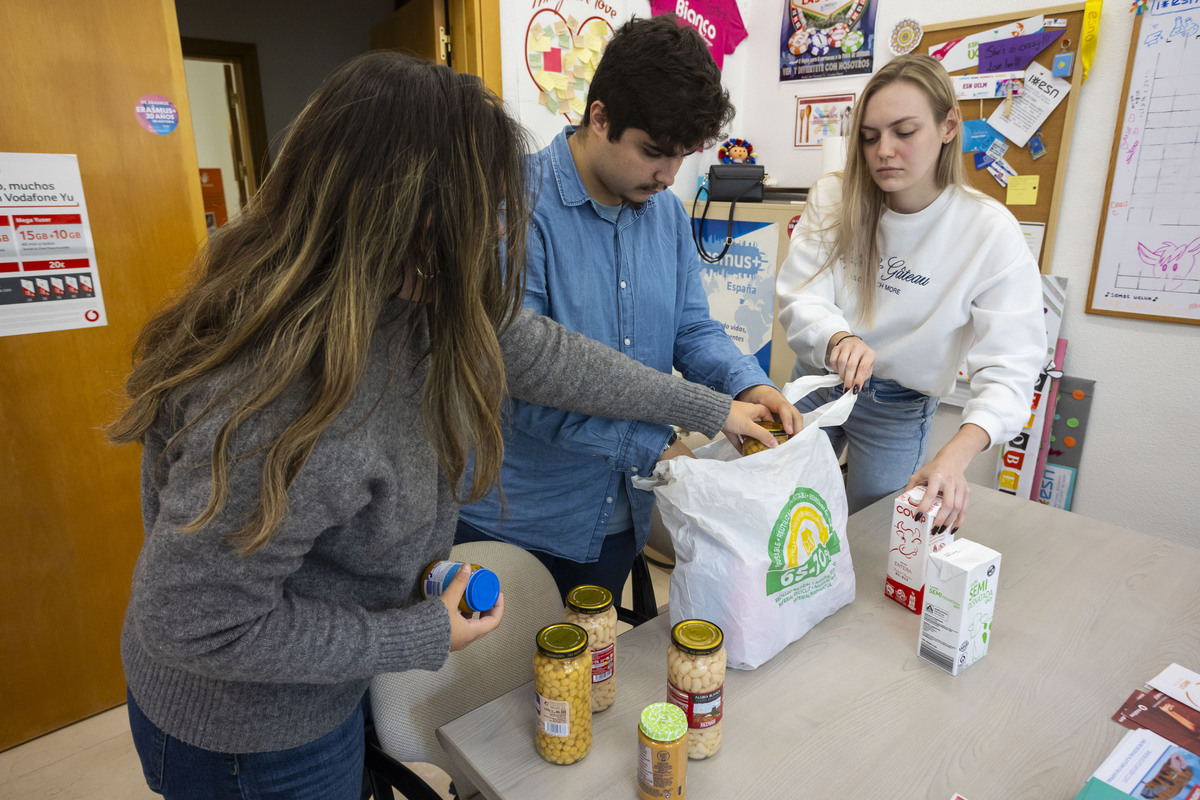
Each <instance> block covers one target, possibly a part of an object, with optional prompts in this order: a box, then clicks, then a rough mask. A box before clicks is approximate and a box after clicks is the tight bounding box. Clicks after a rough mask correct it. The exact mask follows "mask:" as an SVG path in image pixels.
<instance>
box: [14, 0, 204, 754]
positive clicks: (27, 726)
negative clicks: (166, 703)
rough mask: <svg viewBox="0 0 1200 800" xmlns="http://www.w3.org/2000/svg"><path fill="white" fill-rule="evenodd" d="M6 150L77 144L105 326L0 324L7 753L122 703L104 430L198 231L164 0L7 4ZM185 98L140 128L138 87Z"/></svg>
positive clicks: (127, 465)
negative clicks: (25, 329)
mask: <svg viewBox="0 0 1200 800" xmlns="http://www.w3.org/2000/svg"><path fill="white" fill-rule="evenodd" d="M0 75H3V76H4V91H3V92H2V93H0V108H2V109H3V111H2V117H0V151H2V152H8V153H74V154H75V155H76V156H77V157H78V160H79V170H80V173H81V176H82V180H83V191H84V196H85V199H86V202H87V208H88V213H89V216H90V220H91V228H92V236H93V239H94V242H95V249H96V264H97V270H98V273H99V278H100V283H101V287H102V288H103V292H104V301H105V306H106V310H107V317H108V325H107V326H106V327H101V328H91V329H83V330H70V331H56V332H50V333H37V334H26V335H21V336H6V337H0V432H2V435H3V444H0V486H3V487H4V495H5V501H6V502H5V508H4V511H3V512H2V513H0V609H3V611H0V654H2V655H0V709H3V711H2V713H0V749H5V748H7V747H11V746H13V745H15V744H18V743H20V742H22V741H25V740H27V739H30V738H33V737H35V736H38V735H39V734H42V733H45V732H47V731H51V730H54V729H55V728H58V727H61V726H63V725H66V724H68V723H71V722H74V721H76V720H78V719H81V718H83V717H86V716H89V715H91V714H94V713H97V712H99V711H102V710H104V709H107V708H111V707H113V706H115V705H118V704H120V703H122V702H124V700H125V679H124V675H123V673H122V670H121V662H120V655H119V637H120V630H121V622H122V618H123V615H124V611H125V604H126V602H127V600H128V597H129V586H130V577H131V575H132V570H133V564H134V561H135V559H136V557H137V553H138V549H139V548H140V546H141V542H142V523H141V511H140V504H139V496H138V495H139V493H138V474H139V458H140V453H139V451H138V448H136V447H130V446H126V447H119V448H118V447H113V446H111V445H109V444H108V443H107V442H106V441H105V438H104V432H103V430H102V426H104V425H105V424H106V423H108V422H110V421H111V420H112V419H113V418H114V416H115V415H116V414H117V412H118V411H119V409H120V408H121V405H122V403H121V384H122V381H123V380H124V377H125V374H126V373H127V372H128V369H129V364H130V352H131V348H132V346H133V342H134V339H135V338H136V336H137V333H138V331H139V329H140V327H141V325H142V324H143V322H144V321H145V319H146V317H147V316H148V314H149V313H150V312H151V311H152V310H154V309H155V308H157V307H159V306H160V305H161V304H162V303H163V302H164V300H165V298H166V297H168V295H169V294H170V293H171V292H173V291H175V290H176V289H177V288H178V287H180V286H181V284H182V282H183V278H184V275H185V272H186V266H187V264H188V261H189V259H190V258H191V256H192V254H193V253H194V252H195V249H196V246H197V245H198V243H199V242H200V241H201V240H202V237H203V236H204V221H203V214H202V211H201V209H202V206H201V200H200V186H199V183H198V181H197V179H196V175H197V165H196V154H195V145H194V144H193V141H192V129H191V122H190V117H189V114H188V107H187V90H186V87H185V84H184V77H183V60H182V56H181V54H180V47H179V30H178V25H177V23H176V19H175V7H174V4H173V3H172V1H171V0H105V1H104V2H93V1H92V0H63V1H62V2H50V3H47V2H44V0H4V2H3V3H2V4H0ZM148 94H157V95H163V96H165V97H167V98H169V99H170V100H171V101H173V102H174V104H175V105H176V107H177V108H178V109H179V112H180V114H179V116H180V122H179V125H178V127H177V128H176V129H175V130H174V131H173V132H171V133H168V134H166V135H157V134H154V133H150V132H148V131H146V130H144V129H143V128H142V127H141V126H140V125H139V124H138V121H137V118H136V116H135V112H134V109H135V106H136V104H137V102H138V99H139V98H141V97H143V96H144V95H148Z"/></svg>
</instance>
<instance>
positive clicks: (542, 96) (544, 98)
mask: <svg viewBox="0 0 1200 800" xmlns="http://www.w3.org/2000/svg"><path fill="white" fill-rule="evenodd" d="M538 104H539V105H543V106H545V105H549V104H550V95H548V94H546V93H545V92H538Z"/></svg>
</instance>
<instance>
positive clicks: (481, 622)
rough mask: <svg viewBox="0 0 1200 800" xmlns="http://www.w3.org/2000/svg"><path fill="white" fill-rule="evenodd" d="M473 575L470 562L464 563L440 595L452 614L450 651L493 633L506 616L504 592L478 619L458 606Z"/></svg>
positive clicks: (460, 648)
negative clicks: (468, 580)
mask: <svg viewBox="0 0 1200 800" xmlns="http://www.w3.org/2000/svg"><path fill="white" fill-rule="evenodd" d="M470 575H471V567H470V565H469V564H463V565H462V566H461V567H459V568H458V571H457V572H455V573H454V577H453V578H451V579H450V585H449V586H447V587H446V591H444V592H442V594H441V595H440V596H439V597H438V599H439V600H441V601H442V603H444V604H445V606H446V612H447V613H449V614H450V652H454V651H455V650H462V649H463V648H464V647H466V646H467V645H469V644H470V643H471V642H473V641H475V640H476V639H478V638H479V637H481V636H483V635H484V634H487V633H491V632H492V631H494V630H495V629H496V626H498V625H499V624H500V619H501V617H503V616H504V593H503V592H501V594H500V597H499V598H497V600H496V605H495V606H493V607H492V608H491V610H490V611H485V612H483V613H482V614H480V615H479V618H478V619H476V618H475V617H474V616H473V615H471V614H464V613H463V612H462V611H461V610H459V607H458V601H459V600H461V599H462V596H463V593H464V592H466V591H467V579H468V578H469V577H470Z"/></svg>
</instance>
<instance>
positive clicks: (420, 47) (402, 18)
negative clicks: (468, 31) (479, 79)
mask: <svg viewBox="0 0 1200 800" xmlns="http://www.w3.org/2000/svg"><path fill="white" fill-rule="evenodd" d="M446 25H447V23H446V0H409V2H407V3H405V4H404V5H402V6H400V7H399V8H397V9H396V10H395V12H393V14H392V15H391V16H390V17H388V18H387V19H385V20H384V21H383V22H380V23H379V24H378V25H375V26H374V27H372V28H371V49H372V50H400V51H402V52H405V53H408V54H410V55H414V56H419V57H420V58H425V59H428V60H430V61H433V62H435V63H438V64H449V63H450V51H449V48H448V47H447V45H448V44H449V38H448V33H447V30H446Z"/></svg>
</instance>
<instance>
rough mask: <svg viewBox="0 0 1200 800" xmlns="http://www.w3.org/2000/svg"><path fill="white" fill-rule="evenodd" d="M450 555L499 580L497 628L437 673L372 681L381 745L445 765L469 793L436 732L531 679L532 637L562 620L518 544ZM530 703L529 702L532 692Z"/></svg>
mask: <svg viewBox="0 0 1200 800" xmlns="http://www.w3.org/2000/svg"><path fill="white" fill-rule="evenodd" d="M450 557H451V558H452V559H454V560H455V561H466V562H468V563H474V564H479V565H480V566H483V567H487V568H488V569H490V570H492V571H493V572H495V573H496V575H497V576H498V577H499V578H500V591H502V592H503V593H504V619H503V620H502V621H501V622H500V627H498V628H497V629H496V630H494V631H492V632H491V633H489V634H488V635H487V636H484V637H483V638H482V639H479V640H478V641H476V642H474V643H473V644H471V646H469V647H467V648H466V649H464V650H459V651H457V652H454V653H451V654H450V656H449V658H448V659H447V660H446V663H445V665H444V666H443V667H442V668H441V669H440V670H438V671H437V672H428V671H424V670H409V671H407V672H391V673H387V674H384V675H380V676H378V677H376V678H375V679H374V680H373V681H372V682H371V708H372V711H373V712H374V715H375V730H376V733H377V734H378V736H379V743H380V745H381V746H382V748H383V749H384V751H385V752H387V754H388V755H390V756H391V757H392V758H395V759H396V760H398V761H410V762H411V761H423V762H427V763H431V764H435V765H437V766H438V767H441V768H442V769H443V770H445V771H446V772H447V773H448V774H449V775H450V777H451V778H452V779H453V780H454V787H455V789H456V790H457V791H458V794H459V797H462V798H467V797H471V796H473V795H475V794H476V789H475V787H474V786H473V785H472V784H471V783H470V781H469V780H467V778H466V777H465V776H464V775H463V773H462V772H461V771H460V770H459V769H458V767H457V766H456V765H455V764H454V763H453V762H452V761H451V760H450V758H449V756H447V755H446V753H445V751H443V750H442V748H441V745H439V744H438V740H437V736H436V734H435V731H436V730H437V728H438V727H440V726H442V725H445V724H446V723H447V722H450V721H452V720H455V719H457V718H458V717H461V716H462V715H463V714H466V713H467V712H468V711H473V710H474V709H476V708H478V707H479V706H481V705H483V704H485V703H487V702H488V701H490V700H493V699H495V698H497V697H499V696H500V695H502V694H505V693H506V692H509V691H511V690H513V689H515V688H517V687H518V686H520V685H521V684H523V683H526V682H528V681H530V680H532V679H533V653H534V650H535V644H534V639H535V638H536V636H537V632H538V631H539V630H541V629H542V628H543V627H545V626H546V625H549V624H551V623H554V622H561V621H562V618H563V607H562V600H561V598H560V596H559V593H558V587H557V586H556V585H555V584H554V578H552V577H551V576H550V573H549V571H547V570H546V568H545V567H544V566H543V565H542V562H540V561H538V560H537V559H536V558H535V557H534V556H532V555H530V554H529V553H527V552H525V551H524V550H522V549H521V548H519V547H516V546H514V545H511V544H505V543H503V542H471V543H468V544H460V545H457V546H455V547H454V548H453V549H452V550H451V551H450ZM529 703H530V708H532V707H533V698H532V696H531V697H530V699H529ZM530 724H532V722H531V723H530Z"/></svg>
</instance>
